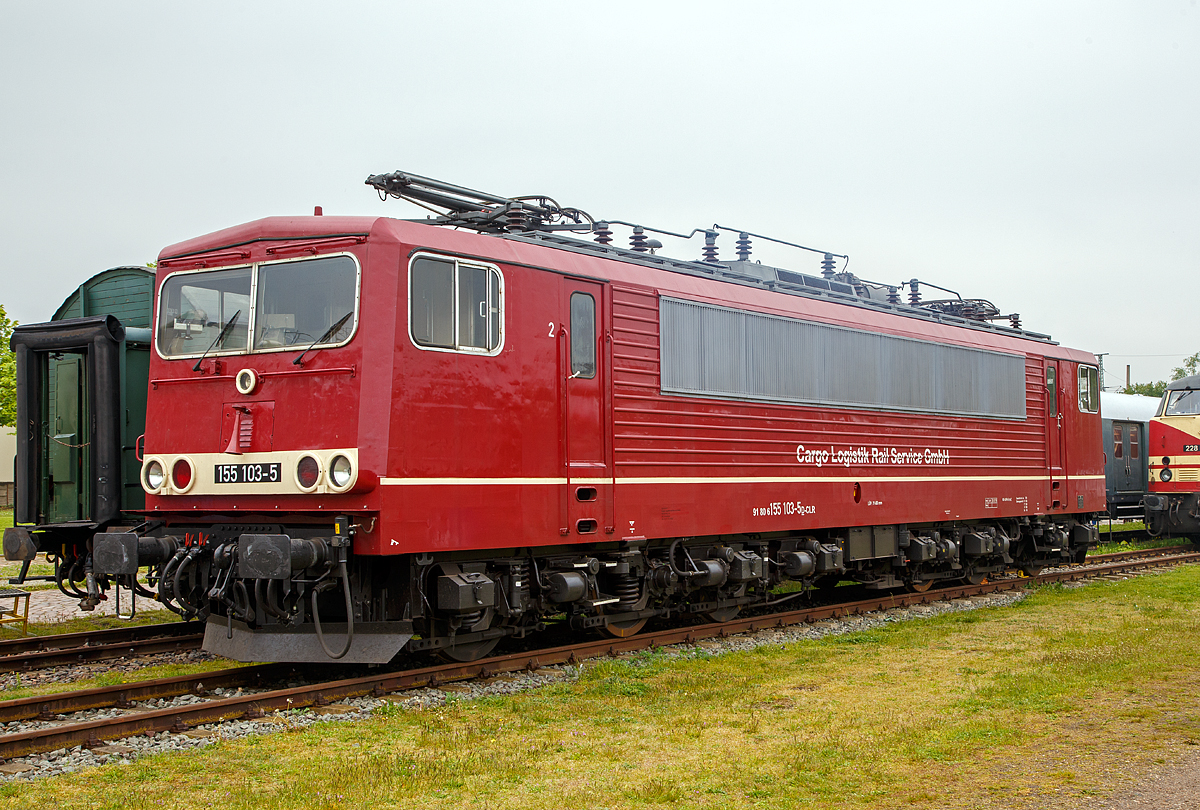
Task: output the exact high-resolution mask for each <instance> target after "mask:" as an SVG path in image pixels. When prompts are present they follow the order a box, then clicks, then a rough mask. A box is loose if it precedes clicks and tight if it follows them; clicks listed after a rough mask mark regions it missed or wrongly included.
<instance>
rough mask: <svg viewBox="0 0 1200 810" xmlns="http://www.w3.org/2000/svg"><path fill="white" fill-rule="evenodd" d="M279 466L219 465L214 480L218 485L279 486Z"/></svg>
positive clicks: (215, 469)
mask: <svg viewBox="0 0 1200 810" xmlns="http://www.w3.org/2000/svg"><path fill="white" fill-rule="evenodd" d="M280 478H281V471H280V465H279V464H217V465H216V466H215V467H214V469H213V480H214V481H216V482H217V483H218V484H277V483H279V481H280Z"/></svg>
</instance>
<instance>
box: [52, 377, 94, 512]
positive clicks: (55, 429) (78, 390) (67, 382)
mask: <svg viewBox="0 0 1200 810" xmlns="http://www.w3.org/2000/svg"><path fill="white" fill-rule="evenodd" d="M86 377H87V372H86V367H85V365H84V362H83V356H82V355H79V354H62V355H52V356H51V358H50V375H49V379H50V382H49V384H50V386H51V387H52V389H53V393H52V397H51V398H50V402H51V407H52V410H51V411H50V413H49V414H48V417H49V418H48V419H47V422H46V426H47V432H48V435H47V437H46V438H47V439H48V441H47V442H46V444H45V445H44V446H45V447H46V451H47V454H48V455H49V464H47V467H48V469H49V470H50V477H49V484H48V487H49V496H50V503H49V508H48V509H47V513H48V514H47V516H48V518H49V520H50V522H52V523H68V522H70V521H73V520H82V519H86V518H87V517H89V515H88V514H87V511H88V510H86V509H85V508H84V504H86V503H88V502H89V499H88V493H87V492H86V487H87V484H88V483H89V482H88V479H87V476H85V475H83V471H84V470H87V469H90V464H89V463H88V459H87V451H88V444H89V443H88V441H87V435H86V434H87V429H88V419H87V414H88V407H87V386H86V385H85V381H86Z"/></svg>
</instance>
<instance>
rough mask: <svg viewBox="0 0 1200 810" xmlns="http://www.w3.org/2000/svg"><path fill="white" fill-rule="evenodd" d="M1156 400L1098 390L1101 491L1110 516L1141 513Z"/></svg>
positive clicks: (1131, 516)
mask: <svg viewBox="0 0 1200 810" xmlns="http://www.w3.org/2000/svg"><path fill="white" fill-rule="evenodd" d="M1160 402H1161V401H1160V400H1159V399H1156V398H1154V397H1143V396H1137V395H1134V394H1114V393H1109V392H1107V391H1105V392H1103V393H1101V394H1100V415H1101V417H1102V419H1101V438H1100V446H1101V447H1103V448H1104V494H1105V499H1106V501H1107V504H1108V508H1107V512H1108V517H1110V518H1112V519H1113V520H1128V519H1137V520H1141V519H1142V517H1143V513H1144V509H1145V506H1144V503H1143V498H1145V496H1146V492H1147V491H1148V489H1147V487H1148V486H1149V483H1150V445H1149V441H1150V420H1151V419H1152V418H1153V417H1154V414H1155V413H1156V412H1157V411H1158V408H1159V404H1160Z"/></svg>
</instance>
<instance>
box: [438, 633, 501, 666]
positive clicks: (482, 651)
mask: <svg viewBox="0 0 1200 810" xmlns="http://www.w3.org/2000/svg"><path fill="white" fill-rule="evenodd" d="M499 643H500V639H498V638H489V639H487V640H485V641H472V642H468V643H467V644H455V645H454V646H453V647H444V648H442V649H440V650H438V653H437V654H438V655H439V656H440V657H442V658H444V659H445V660H447V661H450V662H453V663H456V664H469V663H470V662H472V661H478V660H479V659H480V658H483V657H484V656H486V655H488V654H489V653H491V651H492V650H494V649H496V645H497V644H499Z"/></svg>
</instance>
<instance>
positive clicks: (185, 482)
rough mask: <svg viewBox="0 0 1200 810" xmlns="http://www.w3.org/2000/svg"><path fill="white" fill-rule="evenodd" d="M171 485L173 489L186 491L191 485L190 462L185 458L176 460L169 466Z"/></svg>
mask: <svg viewBox="0 0 1200 810" xmlns="http://www.w3.org/2000/svg"><path fill="white" fill-rule="evenodd" d="M171 483H172V484H173V485H174V486H175V489H178V490H180V491H186V490H187V488H188V487H190V486H191V485H192V462H190V461H188V460H187V459H186V458H181V459H176V461H175V463H174V464H173V465H171Z"/></svg>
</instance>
